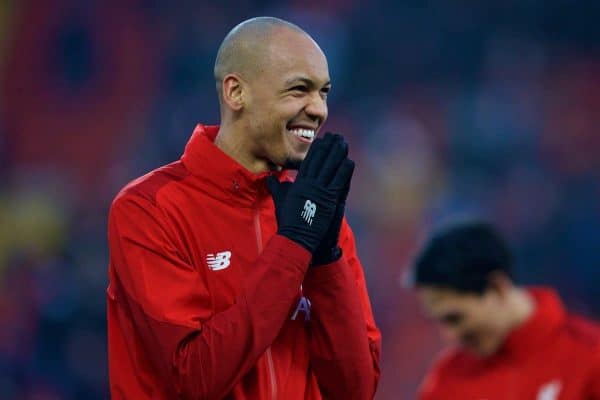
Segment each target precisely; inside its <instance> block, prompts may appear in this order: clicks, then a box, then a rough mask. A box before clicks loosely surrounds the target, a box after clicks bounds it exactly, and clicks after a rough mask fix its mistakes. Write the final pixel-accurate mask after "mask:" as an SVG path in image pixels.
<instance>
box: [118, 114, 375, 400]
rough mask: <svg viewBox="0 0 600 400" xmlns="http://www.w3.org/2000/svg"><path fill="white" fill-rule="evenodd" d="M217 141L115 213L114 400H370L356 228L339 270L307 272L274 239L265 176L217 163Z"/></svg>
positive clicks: (305, 258) (368, 328) (192, 152)
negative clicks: (225, 399) (224, 399)
mask: <svg viewBox="0 0 600 400" xmlns="http://www.w3.org/2000/svg"><path fill="white" fill-rule="evenodd" d="M217 132H218V127H205V126H202V125H198V126H197V127H196V129H195V131H194V133H193V135H192V137H191V139H190V141H189V142H188V144H187V146H186V148H185V152H184V154H183V157H182V158H181V160H179V161H176V162H174V163H172V164H169V165H166V166H164V167H162V168H159V169H157V170H155V171H153V172H150V173H149V174H147V175H145V176H143V177H141V178H139V179H137V180H135V181H133V182H132V183H130V184H129V185H127V186H126V187H125V188H124V189H123V190H122V191H121V192H120V193H119V194H118V195H117V197H116V199H115V200H114V202H113V205H112V207H111V211H110V216H109V227H108V236H109V246H110V265H109V275H110V284H109V287H108V290H107V293H108V341H109V343H108V344H109V373H110V390H111V394H112V398H113V399H114V400H119V399H127V400H132V399H133V400H143V399H221V398H227V399H282V400H294V399H298V400H300V399H321V398H331V399H370V398H372V397H373V395H374V393H375V389H376V386H377V382H378V380H379V354H380V342H381V339H380V333H379V330H378V329H377V327H376V325H375V322H374V320H373V315H372V312H371V307H370V304H369V298H368V294H367V290H366V287H365V281H364V276H363V271H362V267H361V264H360V261H359V260H358V257H357V255H356V248H355V244H354V237H353V234H352V232H351V230H350V228H349V226H348V224H347V223H346V222H345V221H344V223H343V225H342V231H341V234H340V247H341V248H342V251H343V257H342V258H341V259H340V260H339V261H337V262H335V263H333V264H330V265H325V266H320V267H316V268H309V262H310V258H311V255H310V253H309V252H308V251H307V250H305V249H304V248H303V247H302V246H300V245H298V244H296V243H295V242H293V241H291V240H289V239H287V238H285V237H283V236H280V235H277V234H276V230H277V223H276V219H275V209H274V204H273V200H272V198H271V196H270V194H269V193H268V191H267V189H266V184H265V179H266V177H267V176H268V173H264V174H259V175H254V174H251V173H250V172H249V171H247V170H246V169H244V168H243V167H242V166H241V165H239V164H238V163H237V162H235V161H234V160H233V159H231V158H230V157H228V156H227V155H226V154H225V153H223V152H222V151H221V150H220V149H218V148H217V147H216V146H215V145H214V144H213V140H214V138H215V136H216V134H217ZM281 175H282V176H280V178H284V176H283V175H284V173H282V174H281Z"/></svg>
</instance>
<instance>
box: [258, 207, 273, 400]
mask: <svg viewBox="0 0 600 400" xmlns="http://www.w3.org/2000/svg"><path fill="white" fill-rule="evenodd" d="M254 233H255V235H256V247H257V248H258V254H261V253H262V251H263V243H262V233H261V229H260V209H259V208H258V207H257V208H255V209H254ZM265 356H266V357H267V367H268V369H269V379H270V381H271V399H272V400H276V399H277V377H276V375H275V365H274V363H273V355H272V354H271V347H270V346H269V347H268V348H267V351H266V352H265Z"/></svg>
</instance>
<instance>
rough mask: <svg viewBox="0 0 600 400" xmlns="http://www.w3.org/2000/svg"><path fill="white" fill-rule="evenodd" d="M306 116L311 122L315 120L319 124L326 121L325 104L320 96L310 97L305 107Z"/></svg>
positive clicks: (317, 94)
mask: <svg viewBox="0 0 600 400" xmlns="http://www.w3.org/2000/svg"><path fill="white" fill-rule="evenodd" d="M305 111H306V114H308V116H309V117H311V118H312V119H313V120H317V121H318V122H319V124H321V123H322V122H323V121H325V120H326V119H327V112H328V110H327V102H326V100H325V99H324V98H323V97H322V96H321V95H320V93H315V94H314V95H312V96H311V97H310V100H309V103H308V104H307V105H306V107H305Z"/></svg>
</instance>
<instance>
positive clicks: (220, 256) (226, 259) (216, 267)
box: [206, 250, 231, 271]
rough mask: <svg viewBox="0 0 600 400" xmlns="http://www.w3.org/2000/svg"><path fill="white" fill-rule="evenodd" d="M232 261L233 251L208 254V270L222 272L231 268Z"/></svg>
mask: <svg viewBox="0 0 600 400" xmlns="http://www.w3.org/2000/svg"><path fill="white" fill-rule="evenodd" d="M230 259H231V251H229V250H227V251H220V252H218V253H217V254H213V253H210V254H207V255H206V264H208V268H210V269H211V270H213V271H220V270H222V269H225V268H227V267H229V264H230V263H231V262H230Z"/></svg>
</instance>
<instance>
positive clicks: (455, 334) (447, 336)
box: [440, 325, 460, 344]
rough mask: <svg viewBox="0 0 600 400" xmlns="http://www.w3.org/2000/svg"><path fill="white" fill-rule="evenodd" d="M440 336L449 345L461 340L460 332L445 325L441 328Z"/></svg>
mask: <svg viewBox="0 0 600 400" xmlns="http://www.w3.org/2000/svg"><path fill="white" fill-rule="evenodd" d="M440 335H441V336H442V339H443V340H444V341H445V342H447V343H452V344H454V343H457V342H458V341H459V339H460V332H459V331H458V330H457V329H455V328H452V327H449V326H445V325H442V326H440Z"/></svg>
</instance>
